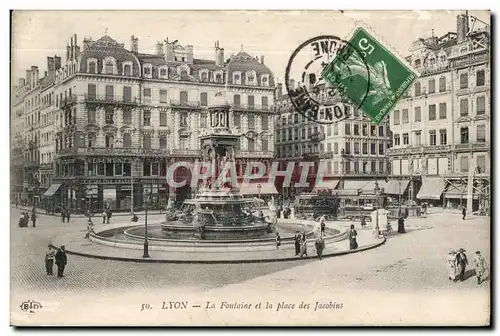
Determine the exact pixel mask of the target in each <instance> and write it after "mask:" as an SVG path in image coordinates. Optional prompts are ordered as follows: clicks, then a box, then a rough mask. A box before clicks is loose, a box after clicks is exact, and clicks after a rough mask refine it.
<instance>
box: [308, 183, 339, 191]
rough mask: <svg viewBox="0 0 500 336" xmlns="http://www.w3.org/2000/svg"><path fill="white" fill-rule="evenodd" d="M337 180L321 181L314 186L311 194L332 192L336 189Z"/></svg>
mask: <svg viewBox="0 0 500 336" xmlns="http://www.w3.org/2000/svg"><path fill="white" fill-rule="evenodd" d="M338 184H339V180H323V181H321V182H318V183H317V184H315V185H314V189H313V192H316V191H320V190H333V189H335V188H337V185H338Z"/></svg>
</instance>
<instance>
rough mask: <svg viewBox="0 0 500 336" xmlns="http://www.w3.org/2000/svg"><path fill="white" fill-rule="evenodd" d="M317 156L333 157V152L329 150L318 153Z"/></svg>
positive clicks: (323, 157) (321, 157)
mask: <svg viewBox="0 0 500 336" xmlns="http://www.w3.org/2000/svg"><path fill="white" fill-rule="evenodd" d="M319 158H320V159H331V158H333V152H332V151H329V152H324V153H321V154H319Z"/></svg>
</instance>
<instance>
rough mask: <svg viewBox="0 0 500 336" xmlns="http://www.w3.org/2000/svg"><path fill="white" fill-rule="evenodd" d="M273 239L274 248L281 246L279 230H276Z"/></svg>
mask: <svg viewBox="0 0 500 336" xmlns="http://www.w3.org/2000/svg"><path fill="white" fill-rule="evenodd" d="M275 240H276V249H277V250H279V249H280V246H281V237H280V234H279V232H276V238H275Z"/></svg>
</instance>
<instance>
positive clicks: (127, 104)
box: [30, 35, 276, 211]
mask: <svg viewBox="0 0 500 336" xmlns="http://www.w3.org/2000/svg"><path fill="white" fill-rule="evenodd" d="M83 42H84V43H83V49H82V50H80V47H79V46H78V43H77V37H76V35H75V36H74V37H72V38H71V42H70V43H69V44H68V45H67V48H66V49H67V50H66V62H64V64H61V66H60V68H58V69H56V70H55V75H54V83H53V85H52V86H50V87H49V86H47V87H46V88H45V87H44V91H43V92H42V93H43V94H42V97H45V96H49V95H48V94H46V92H47V93H48V92H50V91H51V92H52V93H51V94H53V96H52V97H53V98H48V99H51V100H50V102H51V103H54V104H55V105H54V107H53V108H54V109H55V118H50V117H49V118H48V119H47V120H46V123H44V125H45V126H47V129H46V128H45V126H44V128H43V130H42V132H41V134H42V133H43V134H48V135H47V136H46V135H44V137H46V138H47V139H48V140H47V142H46V143H44V144H46V145H44V146H43V154H46V156H45V159H46V161H44V162H47V164H48V163H50V162H51V160H52V159H54V176H53V177H52V185H51V187H50V188H49V189H48V190H47V192H46V193H45V195H46V196H48V197H53V199H54V202H53V205H54V206H57V205H58V204H61V205H64V206H66V207H71V208H72V209H74V210H76V211H85V210H86V209H88V208H89V207H92V209H93V210H99V209H103V208H105V207H107V206H110V207H111V208H113V209H117V210H127V209H130V207H131V205H133V206H135V208H140V207H142V204H143V195H144V194H151V196H152V197H151V198H152V202H153V203H155V204H156V205H157V206H158V205H159V204H160V203H164V202H165V199H166V198H167V197H169V195H173V194H175V195H177V197H178V198H179V199H183V198H186V197H189V195H191V194H192V193H193V192H194V191H195V190H194V189H193V190H191V188H190V186H189V183H188V185H187V186H185V187H182V188H177V189H172V188H169V186H168V184H167V181H166V174H167V170H168V168H169V167H170V166H171V165H172V164H173V163H175V162H179V161H183V162H186V161H187V162H193V161H194V160H196V159H199V158H201V152H200V139H199V137H200V136H201V135H203V134H204V129H205V128H206V126H207V125H208V115H207V112H206V108H207V107H208V106H209V105H210V104H211V103H212V102H214V101H215V96H216V95H217V94H218V93H220V92H225V95H226V97H227V100H228V102H229V103H230V104H231V120H230V126H231V129H232V130H233V132H234V133H235V134H238V135H240V148H239V150H238V151H237V153H236V163H237V171H238V173H239V174H240V176H242V175H243V173H244V167H245V166H246V164H247V163H248V162H249V161H261V162H263V163H265V164H266V165H267V167H268V170H269V169H270V163H271V159H272V158H273V157H274V154H273V142H274V141H273V135H274V118H273V113H274V112H273V104H274V91H275V86H274V80H273V76H272V72H271V71H270V70H269V69H268V68H267V67H266V65H265V64H264V57H263V56H262V57H261V58H260V60H259V59H258V58H257V57H252V56H250V55H249V54H247V53H246V52H244V51H243V50H241V51H240V52H239V53H237V54H236V55H234V56H231V57H229V58H228V59H225V58H224V49H223V48H220V46H219V43H218V42H217V43H216V45H215V50H214V51H215V59H214V60H204V59H197V58H194V54H193V53H194V50H193V46H191V45H186V46H181V45H180V44H178V43H177V40H176V41H173V42H169V41H168V40H167V41H165V43H158V44H157V47H156V53H155V54H144V53H140V52H139V47H138V39H137V38H136V37H135V36H132V38H131V48H130V50H127V49H126V48H125V46H124V44H121V43H118V42H116V41H115V40H113V39H112V38H111V37H109V36H107V35H106V36H103V37H102V38H100V39H98V40H97V41H92V39H91V38H85V39H84V41H83ZM37 106H38V105H37ZM51 110H52V109H51V108H50V107H47V115H50V111H51ZM37 111H39V110H37ZM43 111H44V112H45V109H44V110H43ZM39 118H40V117H39ZM36 120H37V122H38V123H40V122H39V121H38V119H36ZM50 123H52V124H53V129H54V133H55V137H54V138H51V135H50V131H49V128H50ZM30 125H32V123H31V124H30ZM37 125H39V124H37ZM41 134H40V135H41ZM40 135H39V134H38V133H37V134H36V140H37V141H38V140H39V139H40ZM51 139H54V140H51ZM51 141H54V142H55V157H53V158H52V156H51V155H50V154H51V153H52V152H51V148H52V147H50V146H52V143H51ZM37 151H38V152H37V153H40V151H39V149H38V147H37ZM189 177H190V172H189V170H187V169H177V170H176V171H175V179H176V180H179V179H188V178H189ZM49 178H50V177H47V179H49ZM250 189H252V188H250ZM253 189H255V190H257V189H256V188H253ZM253 189H252V190H253ZM258 189H259V191H258V192H259V193H262V194H265V193H266V192H276V191H275V189H274V188H273V187H272V186H269V187H268V186H267V185H266V184H265V183H264V182H262V184H261V186H260V187H259V188H258ZM273 189H274V190H273ZM247 193H252V191H251V190H248V191H247ZM255 193H257V191H255Z"/></svg>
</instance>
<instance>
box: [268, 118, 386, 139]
mask: <svg viewBox="0 0 500 336" xmlns="http://www.w3.org/2000/svg"><path fill="white" fill-rule="evenodd" d="M351 126H352V127H351ZM325 128H326V135H327V136H331V135H332V133H333V135H338V134H339V128H338V123H334V124H333V125H332V126H330V125H328V126H325ZM332 128H333V131H332ZM344 128H345V134H344V135H354V136H371V137H376V136H377V129H378V136H379V137H383V136H384V126H383V125H380V126H378V128H377V126H376V125H369V124H367V123H363V124H361V125H359V124H358V123H353V124H351V123H345V124H344ZM351 130H352V132H351ZM306 132H307V138H310V137H311V135H312V134H318V133H323V126H314V127H312V126H310V127H308V128H307V130H306V128H305V127H303V128H301V129H300V134H299V128H298V127H295V128H293V129H292V128H284V129H277V130H276V141H277V142H279V141H292V140H299V135H300V138H301V140H305V139H306ZM287 135H288V136H287Z"/></svg>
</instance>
